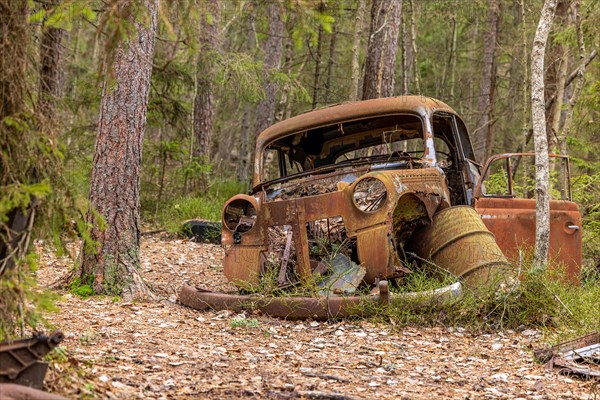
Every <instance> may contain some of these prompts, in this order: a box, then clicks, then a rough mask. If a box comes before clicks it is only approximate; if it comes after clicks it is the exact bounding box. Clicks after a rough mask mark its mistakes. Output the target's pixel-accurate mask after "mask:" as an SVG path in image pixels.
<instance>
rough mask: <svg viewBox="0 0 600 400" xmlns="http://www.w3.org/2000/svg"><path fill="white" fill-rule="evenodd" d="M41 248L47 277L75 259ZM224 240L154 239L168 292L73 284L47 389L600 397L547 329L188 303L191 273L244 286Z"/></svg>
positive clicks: (215, 286) (149, 263)
mask: <svg viewBox="0 0 600 400" xmlns="http://www.w3.org/2000/svg"><path fill="white" fill-rule="evenodd" d="M38 249H39V252H40V269H39V271H38V279H39V283H40V285H43V286H49V285H51V284H52V283H54V282H56V281H57V280H60V278H61V277H64V276H65V275H66V274H67V273H68V270H69V269H70V267H71V265H70V264H72V261H70V259H68V258H60V259H57V258H56V257H55V256H54V255H53V254H52V252H50V251H49V250H48V249H46V248H45V247H44V246H38ZM222 257H223V252H222V250H221V248H220V247H219V246H215V245H209V244H197V243H193V242H189V241H186V240H181V239H174V238H173V237H169V236H168V235H166V234H159V235H155V236H150V237H144V238H143V239H142V251H141V259H142V261H141V265H142V272H143V274H144V276H145V278H146V279H147V281H148V283H149V284H150V285H151V286H152V288H153V289H154V291H155V293H157V294H159V295H160V296H161V297H162V300H161V301H156V302H148V303H129V302H124V301H122V300H120V299H112V298H109V297H91V298H87V299H82V298H80V297H78V296H75V295H73V294H71V293H69V292H67V291H61V294H62V297H61V299H60V300H59V301H58V306H59V307H60V311H59V312H57V313H54V314H50V315H48V316H47V319H48V320H49V321H50V322H51V323H52V324H53V325H54V326H55V327H56V328H57V329H60V330H62V331H63V333H64V334H65V340H64V342H63V343H61V345H60V346H61V348H62V349H64V350H63V351H59V352H57V353H56V354H55V356H54V357H53V358H54V361H53V362H52V363H51V368H50V371H49V373H48V375H47V377H46V390H48V391H50V392H54V393H57V394H62V395H64V396H66V397H68V398H82V397H83V398H85V397H90V398H91V397H99V398H127V399H129V398H195V399H238V398H269V399H271V398H272V399H288V398H306V399H338V400H345V399H432V398H462V399H482V398H483V399H496V398H527V399H592V398H597V397H598V396H600V393H599V392H600V389H599V388H598V384H597V383H593V382H589V381H588V382H586V381H582V380H578V379H576V378H570V377H566V376H562V375H559V374H558V373H556V372H555V371H553V370H547V369H545V368H544V367H543V366H541V365H538V364H536V363H535V362H534V361H533V357H532V348H534V347H536V348H537V347H538V346H539V345H541V343H542V341H543V337H542V333H541V332H538V331H536V330H531V329H527V330H524V331H522V332H519V333H517V332H514V331H504V332H496V333H493V334H475V333H470V332H469V331H468V330H465V329H462V328H457V327H454V328H452V327H447V328H445V327H414V326H413V327H397V326H394V325H393V324H391V323H387V324H384V323H375V322H373V321H369V320H357V321H337V322H330V323H323V322H316V321H303V322H289V321H284V320H279V319H273V318H269V317H266V316H259V315H235V314H233V313H231V312H226V311H222V312H198V311H196V310H192V309H189V308H186V307H183V306H181V305H178V304H177V293H178V291H179V290H180V288H181V286H182V284H183V283H184V282H188V283H191V284H195V285H202V286H203V287H207V288H209V289H212V290H221V291H223V290H224V291H230V290H232V289H233V287H231V286H230V285H229V284H228V283H227V282H226V280H225V278H224V276H223V275H222V272H221V260H222Z"/></svg>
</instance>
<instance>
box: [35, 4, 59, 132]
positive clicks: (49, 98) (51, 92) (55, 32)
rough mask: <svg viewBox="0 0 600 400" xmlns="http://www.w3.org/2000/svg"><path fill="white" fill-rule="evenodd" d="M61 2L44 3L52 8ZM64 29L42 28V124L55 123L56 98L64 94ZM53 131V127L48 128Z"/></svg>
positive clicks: (39, 109)
mask: <svg viewBox="0 0 600 400" xmlns="http://www.w3.org/2000/svg"><path fill="white" fill-rule="evenodd" d="M58 4H59V1H58V0H51V1H49V2H47V3H44V8H45V9H46V10H50V9H51V8H52V7H55V6H57V5H58ZM64 32H65V31H64V29H60V28H54V27H43V28H42V39H41V41H40V98H39V101H38V111H39V113H40V116H41V117H42V124H50V125H53V122H54V121H55V120H56V116H55V113H56V100H57V99H58V98H60V97H61V96H62V65H61V61H62V39H63V36H64ZM47 131H48V132H52V131H53V130H52V129H47Z"/></svg>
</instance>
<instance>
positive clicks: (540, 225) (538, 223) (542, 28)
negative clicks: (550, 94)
mask: <svg viewBox="0 0 600 400" xmlns="http://www.w3.org/2000/svg"><path fill="white" fill-rule="evenodd" d="M555 9H556V0H545V1H544V7H543V8H542V13H541V16H540V21H539V23H538V27H537V30H536V32H535V38H534V40H533V48H532V51H531V122H532V124H533V140H534V148H535V180H536V186H535V199H536V213H535V255H534V263H535V265H536V267H538V268H543V267H544V266H545V265H546V263H547V261H548V249H549V245H550V196H549V190H548V180H549V173H548V138H547V137H546V108H545V101H544V53H545V49H546V42H547V40H548V34H549V32H550V28H551V26H552V20H553V18H554V10H555Z"/></svg>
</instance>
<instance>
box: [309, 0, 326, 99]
mask: <svg viewBox="0 0 600 400" xmlns="http://www.w3.org/2000/svg"><path fill="white" fill-rule="evenodd" d="M324 11H325V3H323V2H322V1H321V2H320V3H319V13H321V14H322V13H323V12H324ZM323 32H324V31H323V25H322V24H319V31H318V35H317V53H316V54H315V75H314V78H313V96H312V97H313V98H312V108H313V110H314V109H315V108H317V105H318V104H319V82H320V80H321V58H322V52H323V40H324V38H323Z"/></svg>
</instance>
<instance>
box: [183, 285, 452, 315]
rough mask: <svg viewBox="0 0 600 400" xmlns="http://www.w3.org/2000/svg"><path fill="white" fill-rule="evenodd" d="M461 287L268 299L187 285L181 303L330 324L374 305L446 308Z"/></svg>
mask: <svg viewBox="0 0 600 400" xmlns="http://www.w3.org/2000/svg"><path fill="white" fill-rule="evenodd" d="M462 295H463V289H462V285H461V284H460V283H459V282H457V283H454V284H452V285H450V286H446V287H444V288H440V289H434V290H429V291H425V292H418V293H417V292H410V293H391V292H390V291H389V288H388V283H387V281H385V280H382V281H379V282H378V284H377V286H376V290H374V291H373V292H372V293H371V294H370V295H369V296H346V297H344V296H335V295H331V296H319V297H265V296H258V295H255V296H253V295H250V296H246V295H238V294H227V293H218V292H211V291H208V290H204V289H202V288H196V287H193V286H190V285H184V286H183V288H182V289H181V292H180V294H179V301H180V302H181V303H182V304H184V305H186V306H188V307H191V308H194V309H197V310H209V309H214V310H225V309H227V310H232V311H235V312H242V311H245V310H250V311H260V312H262V313H264V314H266V315H269V316H272V317H278V318H285V319H290V320H298V319H309V318H311V319H314V320H329V319H334V318H346V317H352V316H367V315H369V314H370V313H373V312H377V309H376V307H369V305H370V306H373V305H385V304H389V303H397V302H403V303H404V304H407V305H409V306H410V307H412V308H414V309H422V308H432V307H434V308H435V307H443V306H447V305H449V304H453V303H454V302H456V301H458V300H459V299H461V298H462Z"/></svg>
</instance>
